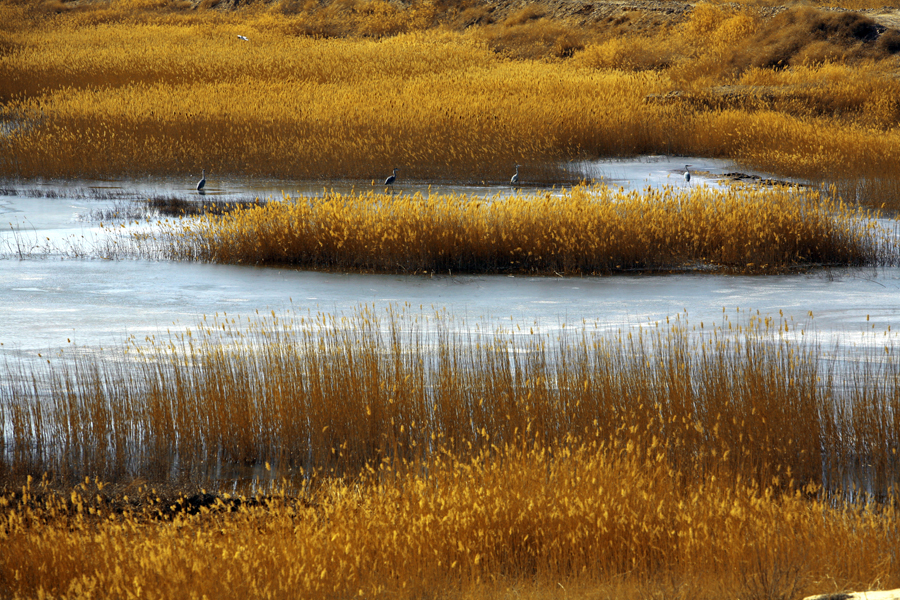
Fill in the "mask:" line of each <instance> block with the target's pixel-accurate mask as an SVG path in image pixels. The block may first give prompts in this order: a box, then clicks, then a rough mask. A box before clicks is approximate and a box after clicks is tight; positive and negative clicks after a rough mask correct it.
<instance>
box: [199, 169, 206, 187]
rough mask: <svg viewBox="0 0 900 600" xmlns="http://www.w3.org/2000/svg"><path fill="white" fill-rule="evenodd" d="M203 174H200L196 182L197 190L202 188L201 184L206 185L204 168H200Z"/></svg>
mask: <svg viewBox="0 0 900 600" xmlns="http://www.w3.org/2000/svg"><path fill="white" fill-rule="evenodd" d="M202 171H203V174H202V175H201V176H200V183H198V184H197V191H200V190H202V189H203V186H205V185H206V169H202Z"/></svg>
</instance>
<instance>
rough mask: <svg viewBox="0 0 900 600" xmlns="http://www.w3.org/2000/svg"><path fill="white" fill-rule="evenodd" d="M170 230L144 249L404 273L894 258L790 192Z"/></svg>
mask: <svg viewBox="0 0 900 600" xmlns="http://www.w3.org/2000/svg"><path fill="white" fill-rule="evenodd" d="M161 225H162V226H161V228H160V230H159V232H158V233H156V234H153V235H148V234H147V233H146V232H143V233H141V234H139V235H137V236H135V238H134V239H135V243H136V244H137V247H138V250H139V251H140V252H141V253H143V254H148V255H154V256H155V255H159V254H161V255H162V256H164V257H165V258H169V259H179V260H183V259H188V260H205V261H214V262H223V263H243V264H291V265H298V266H301V267H304V268H313V269H336V270H361V271H378V272H395V273H423V272H425V273H429V272H430V273H447V272H450V273H460V272H468V273H502V272H524V273H543V274H554V273H555V274H590V273H608V272H613V271H626V270H634V269H681V268H698V267H710V266H712V267H719V268H724V269H729V270H740V271H748V272H772V271H777V270H782V269H786V268H793V267H798V266H809V265H822V264H843V265H863V264H883V263H888V262H891V261H892V260H893V258H892V257H895V255H896V251H895V250H893V249H892V248H893V246H894V243H893V242H892V241H891V236H890V235H889V234H888V232H887V231H885V230H884V228H883V227H881V226H879V225H877V223H876V222H875V221H874V220H872V215H871V214H869V213H867V212H864V211H860V210H857V209H856V208H849V207H847V206H846V205H844V204H843V203H841V202H839V201H833V200H830V199H827V198H825V197H823V195H821V194H820V193H818V192H815V191H810V190H803V189H798V188H787V187H777V188H774V189H766V188H750V187H737V188H732V189H727V190H715V189H710V188H706V187H697V188H693V189H691V190H685V189H683V188H682V189H674V188H665V189H658V190H652V189H650V190H645V191H630V192H626V191H622V190H613V189H610V188H608V187H606V186H593V187H576V188H573V189H571V190H568V191H565V192H562V193H560V194H551V193H544V194H524V195H523V194H521V193H519V194H516V195H513V196H506V197H502V196H495V197H493V198H490V199H483V198H475V197H468V196H465V195H452V194H451V195H444V194H434V195H428V196H422V195H420V194H416V195H415V196H406V195H397V196H394V195H388V194H380V193H375V192H369V193H354V194H349V195H343V194H339V193H334V192H331V193H326V194H325V195H324V196H323V197H321V198H312V199H310V198H301V199H297V200H292V199H290V198H289V197H285V198H284V200H282V201H278V202H268V203H266V204H265V205H264V206H251V207H249V208H246V209H242V210H235V211H232V212H229V213H227V214H224V215H204V216H202V217H200V218H198V219H191V220H183V221H182V220H176V221H174V222H166V223H163V224H161Z"/></svg>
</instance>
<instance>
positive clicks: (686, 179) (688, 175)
mask: <svg viewBox="0 0 900 600" xmlns="http://www.w3.org/2000/svg"><path fill="white" fill-rule="evenodd" d="M684 182H685V183H690V182H691V165H684Z"/></svg>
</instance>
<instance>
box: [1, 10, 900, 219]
mask: <svg viewBox="0 0 900 600" xmlns="http://www.w3.org/2000/svg"><path fill="white" fill-rule="evenodd" d="M860 7H861V5H860ZM0 11H2V16H3V19H2V22H3V25H0V48H2V51H0V101H2V102H3V109H2V116H0V119H3V120H4V121H5V123H6V125H5V131H6V132H7V133H6V135H4V136H3V137H2V138H0V146H2V150H3V151H2V153H0V175H5V176H22V177H34V176H65V177H69V176H123V175H131V176H133V175H143V174H156V175H177V176H184V177H191V178H193V177H194V176H195V174H199V171H200V169H201V168H206V169H207V171H208V172H210V171H212V172H214V173H218V174H233V175H250V176H253V175H266V176H275V177H283V178H295V179H306V178H320V177H321V178H351V179H359V180H364V181H369V180H371V179H373V178H376V177H383V176H384V174H385V173H390V170H391V168H393V167H395V166H398V165H399V166H403V167H404V169H403V177H405V178H407V179H413V180H420V181H436V180H445V181H446V180H452V181H481V180H486V181H505V180H507V179H508V177H509V173H510V170H511V166H512V165H514V164H516V163H520V164H525V165H526V170H527V172H528V177H530V178H531V179H532V180H533V181H543V182H554V181H557V182H562V181H563V180H564V179H565V176H564V174H563V173H562V171H560V170H559V169H558V168H556V166H557V165H559V164H560V161H566V160H569V159H573V158H591V157H603V156H621V155H634V154H644V153H672V154H689V155H703V156H711V157H728V158H732V159H735V160H738V161H741V162H743V163H744V164H747V165H750V166H753V167H757V168H760V169H764V170H769V171H773V172H776V173H778V174H780V175H785V176H797V177H807V178H811V179H813V180H816V181H825V182H830V183H834V184H836V185H837V186H838V191H839V192H840V193H841V194H842V196H843V197H844V198H845V199H849V200H853V201H856V200H861V201H863V202H866V203H868V204H870V205H873V206H880V205H881V204H882V203H887V205H888V206H893V205H894V203H896V202H897V199H898V197H900V194H898V189H900V188H898V179H897V176H896V173H897V172H898V169H897V167H898V160H900V159H898V156H900V133H898V129H897V124H898V122H900V103H898V100H897V98H898V97H900V79H898V77H897V73H898V60H900V54H898V50H900V33H898V30H897V29H896V26H897V23H896V21H895V20H894V19H895V16H894V15H893V14H892V13H890V12H889V11H876V10H869V11H868V13H859V12H850V11H847V10H833V9H830V8H825V7H815V6H809V5H805V6H788V7H774V6H768V5H762V4H756V3H736V4H727V5H726V4H716V3H703V4H688V3H684V2H677V1H674V0H673V1H671V2H655V3H654V2H643V3H634V4H633V5H632V4H629V5H628V6H627V7H626V6H625V5H622V4H615V3H587V2H547V3H513V2H496V3H490V2H478V1H475V0H470V1H469V2H463V3H451V2H443V3H442V2H409V3H400V2H384V1H380V0H341V1H334V2H312V1H309V2H299V1H284V2H253V3H245V2H240V3H229V2H220V3H216V2H201V3H199V4H198V3H193V4H192V3H188V2H162V1H159V2H156V1H147V0H120V1H115V2H102V1H97V2H87V1H86V0H82V1H81V2H69V3H60V2H57V3H52V2H51V3H41V4H35V3H25V2H18V1H15V0H5V1H4V2H3V3H0ZM868 15H871V16H868ZM238 35H246V36H247V37H249V40H248V41H246V42H245V41H243V40H240V39H239V38H238V37H237V36H238Z"/></svg>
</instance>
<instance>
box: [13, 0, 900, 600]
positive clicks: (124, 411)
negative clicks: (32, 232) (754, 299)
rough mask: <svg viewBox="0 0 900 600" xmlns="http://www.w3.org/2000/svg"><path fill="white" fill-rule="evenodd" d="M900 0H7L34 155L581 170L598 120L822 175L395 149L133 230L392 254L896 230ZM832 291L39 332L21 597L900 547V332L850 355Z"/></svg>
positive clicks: (623, 130)
mask: <svg viewBox="0 0 900 600" xmlns="http://www.w3.org/2000/svg"><path fill="white" fill-rule="evenodd" d="M878 5H879V6H880V2H879V3H878ZM876 8H878V6H875V5H870V4H868V0H847V1H845V2H843V3H842V6H841V7H830V6H828V5H826V4H824V3H817V2H810V3H806V4H803V5H799V4H796V5H795V4H790V5H786V6H784V5H776V4H772V3H769V2H766V1H764V0H741V1H739V2H735V3H720V2H715V1H713V2H708V3H697V4H690V3H687V2H681V1H679V0H658V1H657V0H645V1H643V2H639V1H635V2H633V3H630V4H629V5H628V6H627V7H626V6H624V5H622V4H613V3H611V2H603V3H600V2H591V3H588V2H582V1H580V0H572V1H566V0H544V1H543V2H533V3H517V2H513V1H511V0H462V1H460V2H450V1H445V0H430V1H429V0H411V1H409V2H399V1H386V0H273V1H264V0H258V1H255V2H252V1H239V0H202V1H201V0H198V1H187V0H73V1H64V0H44V1H35V2H32V1H26V0H0V178H4V179H10V180H12V179H16V178H25V179H28V178H37V177H47V178H75V177H87V178H93V177H98V178H102V177H115V178H124V177H177V178H185V179H186V180H189V181H192V182H193V181H196V178H197V177H198V176H199V174H200V172H201V169H205V170H206V172H207V173H213V174H221V175H229V176H244V177H257V176H265V177H274V178H283V179H287V180H296V179H324V180H328V179H349V180H356V181H358V182H366V183H368V182H369V181H372V180H373V178H375V179H378V180H380V179H381V178H383V177H384V176H385V175H387V174H388V173H390V172H391V169H392V168H394V167H401V169H402V171H401V177H402V178H405V179H409V180H414V181H419V182H430V181H452V182H462V183H470V182H479V183H480V182H487V183H493V184H496V183H505V182H507V181H508V180H509V176H510V175H511V173H512V170H513V168H514V165H515V164H521V165H523V171H522V172H523V179H524V180H525V182H526V184H530V183H535V184H541V185H547V184H554V183H559V184H566V185H569V184H572V183H573V182H572V181H570V179H571V175H569V174H568V172H567V171H566V169H565V168H564V167H565V164H566V163H567V162H568V161H573V160H582V159H592V158H598V157H613V156H625V155H641V154H648V153H651V154H675V155H692V156H705V157H721V158H729V159H733V160H735V161H737V162H738V163H739V164H742V165H744V166H746V167H748V168H756V169H760V170H764V171H767V172H771V173H774V174H776V175H778V176H780V177H799V178H806V179H809V180H811V182H812V186H811V187H810V188H807V189H803V188H797V187H794V188H787V187H779V186H776V187H773V188H770V189H757V188H734V189H731V190H727V191H722V192H714V191H711V190H708V189H702V188H700V189H692V190H685V191H676V190H673V189H667V190H660V191H655V192H653V191H648V192H642V193H626V192H622V191H615V190H611V189H608V188H605V187H603V186H596V187H591V186H582V187H575V188H573V189H571V190H569V191H567V192H565V193H564V194H563V195H562V196H561V197H557V196H554V195H549V194H546V195H545V194H523V193H517V194H515V195H513V196H512V197H508V198H503V197H500V196H498V197H495V198H493V199H474V198H469V197H466V196H457V195H437V194H435V195H430V196H409V195H405V194H396V195H395V194H390V195H387V194H384V193H381V192H382V190H381V189H380V187H379V188H377V190H376V191H373V192H371V193H368V192H359V193H355V194H351V195H341V194H336V193H326V194H324V195H323V196H322V197H320V198H300V199H291V198H287V197H286V198H285V199H284V201H280V202H266V203H260V204H259V205H255V204H248V205H246V206H242V207H240V208H239V209H237V210H227V209H225V208H221V209H217V210H216V211H215V212H216V213H218V214H213V213H210V214H204V215H201V216H199V217H196V218H184V219H176V220H174V221H171V220H170V221H167V222H163V223H161V224H160V226H159V227H155V228H153V229H151V230H149V232H145V233H141V234H138V235H135V234H133V232H132V230H130V229H129V228H128V227H125V226H124V224H123V227H122V228H120V229H121V230H122V231H123V232H126V233H124V234H123V235H121V236H120V237H119V238H115V239H117V240H118V242H116V243H120V244H121V248H119V250H117V252H122V253H127V252H134V253H137V254H139V255H143V256H151V257H154V258H166V259H176V260H185V259H190V260H210V261H221V262H231V263H243V264H258V265H267V264H290V265H296V266H299V267H302V268H317V269H338V270H360V271H365V272H400V273H404V272H405V273H421V272H431V273H434V272H440V273H443V272H445V271H449V272H451V273H456V272H484V271H488V272H514V273H519V272H524V273H541V274H553V273H556V274H569V275H575V274H592V273H607V272H611V271H617V270H629V269H642V270H653V269H661V270H666V269H682V268H698V267H699V268H703V269H707V268H715V269H721V270H727V271H744V272H755V273H765V272H770V271H773V272H774V271H781V270H784V269H788V268H792V267H796V266H798V265H800V266H804V265H823V264H825V265H832V264H841V265H873V264H884V263H886V262H891V261H893V260H895V259H896V256H897V252H896V246H895V242H896V239H895V237H892V236H893V235H894V234H893V233H891V232H885V231H882V230H881V229H880V228H878V226H876V225H875V224H874V222H873V221H872V220H871V217H872V213H869V212H865V211H863V210H861V209H859V207H858V205H859V204H863V205H866V206H868V207H870V208H873V209H880V208H887V209H891V210H897V209H900V169H898V166H900V128H898V123H900V31H898V29H897V27H898V24H900V19H898V18H897V15H896V14H895V12H896V11H893V10H881V9H879V10H875V9H876ZM846 9H852V10H846ZM853 11H859V12H853ZM238 35H243V36H246V37H247V38H248V40H242V39H240V38H238ZM817 190H826V191H825V192H820V191H817ZM841 198H843V201H842V200H841ZM111 239H114V238H111ZM808 326H809V324H799V323H794V322H792V321H790V320H781V321H777V320H775V321H773V320H771V319H762V320H760V319H759V318H757V317H756V316H755V315H752V314H744V313H740V312H738V313H737V314H727V313H725V312H724V310H723V316H722V320H721V322H719V323H716V324H711V323H701V324H699V325H697V324H696V323H688V322H687V321H686V318H679V319H673V320H672V321H671V322H670V323H669V322H667V323H665V324H662V323H660V324H648V325H647V326H646V327H644V328H641V329H635V330H629V331H618V332H613V333H609V332H602V331H597V330H594V329H592V328H591V327H590V326H588V325H585V326H584V327H583V328H580V329H577V330H574V331H573V330H567V329H563V330H562V331H560V332H559V333H554V334H545V333H533V332H527V331H522V330H521V329H520V328H519V327H518V326H517V327H513V328H511V329H509V330H507V329H503V328H500V327H499V326H498V327H497V328H496V329H494V328H491V327H490V326H488V325H485V326H482V325H481V324H479V325H476V326H474V327H472V326H468V325H465V324H463V326H462V327H459V326H457V324H454V323H453V317H452V316H448V315H444V314H437V315H425V316H423V314H422V313H417V312H415V311H414V310H413V309H411V308H403V309H399V308H398V309H395V310H393V311H390V312H389V313H388V314H387V315H376V314H374V313H373V312H372V311H371V310H369V309H365V308H363V309H361V310H360V312H359V313H358V314H355V315H351V316H345V317H336V316H327V315H302V314H296V313H288V314H281V315H279V314H275V313H272V314H271V316H268V315H266V316H261V317H258V318H256V319H250V320H247V321H237V320H236V319H234V318H233V317H229V316H228V315H216V316H215V317H209V318H206V319H204V320H203V321H202V322H201V323H200V324H198V326H197V327H196V328H194V329H193V330H191V331H188V332H187V333H186V334H184V335H173V336H169V337H160V338H158V339H157V338H148V339H146V340H143V341H136V340H130V341H128V342H127V343H125V344H123V346H122V347H121V348H118V349H115V350H113V351H111V352H109V353H107V354H104V355H103V356H98V355H92V354H81V353H79V352H78V349H75V350H74V351H73V352H71V353H69V351H68V350H66V351H64V352H62V355H61V356H53V357H50V358H49V359H48V360H47V364H46V365H45V366H42V367H40V368H35V369H32V368H31V367H30V366H26V364H27V363H24V362H22V363H15V362H10V363H8V364H7V365H6V366H5V367H4V368H5V369H6V374H5V379H4V381H5V382H9V383H8V384H6V383H5V384H4V387H0V597H2V598H7V597H9V598H71V599H75V598H79V599H81V598H85V599H86V598H131V597H134V598H137V597H148V598H174V597H178V598H188V597H189V598H204V597H206V598H223V599H224V598H241V599H246V598H349V597H360V598H385V599H387V598H390V599H407V598H408V599H414V598H447V599H453V598H498V597H499V598H548V597H554V598H570V597H571V598H604V599H606V598H610V599H612V598H616V599H619V598H626V599H634V600H655V599H662V598H674V599H675V600H682V599H683V600H687V599H691V600H693V599H699V600H707V599H708V600H713V599H718V598H735V599H740V600H794V599H796V598H801V597H802V596H803V595H805V594H812V593H825V592H840V591H844V590H848V589H856V588H861V587H865V588H876V587H877V588H891V587H900V554H898V549H900V514H898V508H900V504H898V495H897V493H898V491H897V484H898V482H900V456H898V452H900V436H898V432H900V374H898V368H897V364H896V351H897V349H896V348H895V347H894V345H893V343H892V342H891V341H890V340H891V339H892V337H891V335H890V332H889V331H887V332H878V333H876V332H874V331H873V332H872V333H871V335H872V336H873V338H872V340H871V341H872V343H871V344H868V346H869V347H871V348H874V349H875V350H872V351H871V352H870V353H869V354H867V355H862V356H861V355H859V354H852V353H851V351H849V350H848V351H846V352H847V354H839V353H838V355H835V353H832V352H830V349H821V348H819V347H818V346H817V345H816V344H815V342H814V341H811V340H809V338H810V337H812V336H809V335H808V333H809V332H808V331H806V328H807V327H808ZM813 329H814V328H813ZM460 332H463V333H460ZM875 336H881V337H878V338H877V339H878V340H880V339H882V337H883V338H884V339H885V340H888V341H887V342H885V343H884V344H881V343H874V340H875V339H876V338H875ZM807 340H809V341H807ZM829 364H831V365H837V366H833V367H830V368H829V367H828V366H827V365H829Z"/></svg>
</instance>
